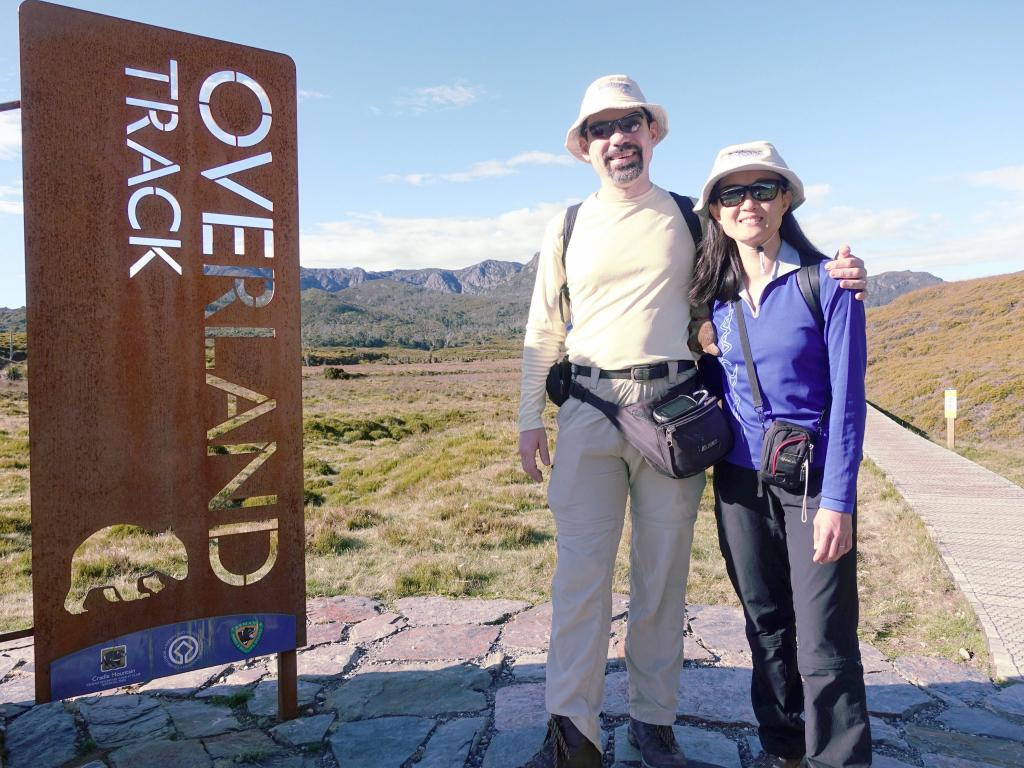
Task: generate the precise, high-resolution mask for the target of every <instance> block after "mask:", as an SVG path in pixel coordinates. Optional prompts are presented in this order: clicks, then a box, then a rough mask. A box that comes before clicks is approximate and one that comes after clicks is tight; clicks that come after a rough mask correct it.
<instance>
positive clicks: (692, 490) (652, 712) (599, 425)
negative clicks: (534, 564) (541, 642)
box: [546, 375, 704, 750]
mask: <svg viewBox="0 0 1024 768" xmlns="http://www.w3.org/2000/svg"><path fill="white" fill-rule="evenodd" d="M675 380H676V375H673V376H672V377H670V378H663V379H658V380H655V381H644V382H636V381H630V380H627V379H597V378H596V377H589V378H587V379H577V381H579V382H580V383H581V384H583V385H584V386H588V387H589V388H590V389H592V390H593V392H594V394H596V395H597V396H598V397H600V398H602V399H604V400H609V401H612V402H618V403H620V404H629V403H632V402H636V401H638V400H644V399H649V398H652V397H657V396H658V395H660V394H662V393H663V392H664V391H665V390H667V389H668V388H669V387H670V386H671V384H672V383H673V382H674V381H675ZM703 489H704V475H703V474H700V475H697V476H696V477H689V478H686V479H684V480H673V479H671V478H668V477H665V476H663V475H660V474H658V473H657V472H656V471H655V470H653V469H651V467H650V466H648V465H647V463H646V462H645V461H644V459H643V457H642V456H641V455H640V453H639V452H638V451H637V450H636V449H635V448H634V447H633V446H631V445H630V444H629V443H628V442H626V440H625V439H624V438H623V437H622V434H621V433H620V432H619V431H618V430H617V429H616V428H615V426H614V425H612V423H611V422H610V421H609V420H608V419H607V417H605V416H604V414H602V413H601V412H600V411H598V410H597V409H596V408H594V407H592V406H590V405H587V404H586V403H584V402H583V401H581V400H577V399H576V398H573V397H570V398H569V400H568V401H567V402H566V403H565V404H564V405H563V406H562V407H561V409H560V410H559V412H558V438H557V445H556V449H555V462H554V468H553V469H552V472H551V482H550V485H549V487H548V503H549V505H550V507H551V511H552V512H553V513H554V517H555V527H556V530H557V535H558V539H557V553H558V560H557V565H556V568H555V575H554V579H553V581H552V585H551V600H552V608H553V615H552V621H551V643H550V647H549V651H548V663H547V686H546V702H547V709H548V712H549V713H551V714H554V715H565V716H567V717H569V718H570V719H571V720H572V722H573V724H574V725H575V726H576V727H577V728H579V730H580V731H581V732H582V733H583V734H584V735H585V736H586V737H587V738H588V739H590V740H591V741H592V742H594V744H595V745H597V748H598V749H599V750H600V749H601V729H600V724H599V722H598V716H599V715H600V713H601V702H602V699H603V696H604V677H605V666H606V663H607V658H608V637H609V632H610V629H611V612H612V606H611V594H612V574H613V572H614V569H615V554H616V551H617V550H618V546H619V539H620V538H621V535H622V528H623V522H624V519H625V507H626V497H627V495H628V497H629V501H630V511H631V514H632V521H631V522H632V539H631V542H630V545H631V546H630V568H629V593H630V594H629V597H630V600H629V623H628V629H627V635H626V669H627V670H628V672H629V713H630V715H632V716H633V717H634V718H636V719H637V720H641V721H643V722H645V723H653V724H657V725H670V724H672V723H674V722H675V719H676V705H677V701H678V696H679V673H680V671H681V669H682V666H683V621H684V610H685V598H686V577H687V573H688V572H689V566H690V547H691V545H692V543H693V524H694V522H695V521H696V519H697V505H698V503H699V502H700V497H701V493H702V491H703Z"/></svg>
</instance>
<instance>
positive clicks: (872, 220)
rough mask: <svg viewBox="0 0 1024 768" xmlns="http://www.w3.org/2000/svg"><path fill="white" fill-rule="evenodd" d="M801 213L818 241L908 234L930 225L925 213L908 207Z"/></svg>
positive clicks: (801, 224) (843, 209) (843, 207)
mask: <svg viewBox="0 0 1024 768" xmlns="http://www.w3.org/2000/svg"><path fill="white" fill-rule="evenodd" d="M801 210H802V209H801ZM799 214H800V211H798V212H797V218H798V219H799V220H800V226H802V227H803V228H804V230H806V232H807V236H808V237H810V238H811V240H813V241H815V242H818V241H820V242H823V243H828V242H841V243H846V242H853V241H856V240H869V239H878V238H889V237H907V236H910V235H912V234H914V233H916V232H920V230H921V229H922V227H927V226H928V224H927V223H925V222H923V221H922V219H923V217H922V216H921V214H919V213H918V212H917V211H912V210H909V209H906V208H888V209H885V210H880V211H872V210H868V209H864V208H852V207H849V206H838V207H834V208H829V209H828V210H826V211H824V212H823V213H818V214H810V215H806V216H801V215H799ZM932 224H934V222H932Z"/></svg>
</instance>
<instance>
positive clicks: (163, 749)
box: [109, 741, 213, 768]
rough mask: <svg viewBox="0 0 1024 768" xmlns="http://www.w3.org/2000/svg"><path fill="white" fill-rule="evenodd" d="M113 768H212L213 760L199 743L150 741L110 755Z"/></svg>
mask: <svg viewBox="0 0 1024 768" xmlns="http://www.w3.org/2000/svg"><path fill="white" fill-rule="evenodd" d="M109 759H110V764H111V765H112V766H113V768H143V767H144V766H172V765H173V766H174V768H211V766H213V760H212V759H211V758H210V755H208V754H207V753H206V750H204V749H203V745H202V744H200V743H199V742H198V741H149V742H145V743H143V744H132V745H130V746H127V747H121V748H120V749H118V750H115V751H114V752H111V753H110V756H109Z"/></svg>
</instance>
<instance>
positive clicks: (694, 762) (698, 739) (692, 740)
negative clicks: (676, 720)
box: [615, 725, 742, 768]
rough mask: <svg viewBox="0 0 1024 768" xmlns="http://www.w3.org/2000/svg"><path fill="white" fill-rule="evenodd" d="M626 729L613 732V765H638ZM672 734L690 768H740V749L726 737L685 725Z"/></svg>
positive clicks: (678, 727)
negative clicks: (705, 767) (700, 767)
mask: <svg viewBox="0 0 1024 768" xmlns="http://www.w3.org/2000/svg"><path fill="white" fill-rule="evenodd" d="M628 729H629V726H628V725H620V726H619V727H618V728H616V729H615V762H616V763H617V764H618V763H629V764H630V765H639V764H640V752H639V751H637V749H636V748H635V747H633V745H631V744H630V743H629V737H628V736H627V731H628ZM672 731H673V733H675V736H676V742H677V743H678V744H679V746H680V747H681V748H682V750H683V753H684V754H685V755H686V759H687V762H688V764H689V766H692V768H698V766H700V765H704V766H714V767H715V768H742V763H741V761H740V753H739V747H738V746H737V744H736V742H734V741H732V740H731V739H729V738H728V737H726V736H723V735H722V734H720V733H715V732H713V731H705V730H703V729H701V728H694V727H692V726H688V725H674V726H672Z"/></svg>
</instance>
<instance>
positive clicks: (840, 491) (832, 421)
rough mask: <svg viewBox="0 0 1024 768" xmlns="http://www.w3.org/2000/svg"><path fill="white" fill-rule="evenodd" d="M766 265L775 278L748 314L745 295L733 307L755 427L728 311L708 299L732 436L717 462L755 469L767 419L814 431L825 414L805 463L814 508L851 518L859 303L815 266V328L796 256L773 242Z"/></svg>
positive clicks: (860, 375)
mask: <svg viewBox="0 0 1024 768" xmlns="http://www.w3.org/2000/svg"><path fill="white" fill-rule="evenodd" d="M776 262H777V264H776V273H775V275H774V277H773V279H772V280H771V282H770V283H769V284H768V285H767V286H766V287H765V289H764V292H763V293H762V294H761V302H760V307H759V309H758V312H757V315H756V316H755V315H754V313H753V311H752V310H751V307H750V304H749V302H748V301H747V300H746V293H744V300H742V301H740V307H742V311H743V312H744V318H745V319H746V323H747V333H748V335H749V337H750V348H751V352H752V354H753V359H754V366H755V368H756V369H757V378H758V383H759V384H760V386H761V397H762V398H763V400H764V410H765V424H764V425H762V422H761V419H760V417H759V416H758V414H757V411H756V410H755V409H754V399H753V391H752V389H751V386H750V381H749V379H748V376H747V368H746V365H745V364H744V361H743V347H742V344H741V343H740V336H739V327H738V325H737V323H736V317H735V306H734V305H733V303H732V302H720V301H715V302H714V306H713V312H712V318H713V320H714V323H715V329H716V330H717V332H718V346H719V348H720V349H721V350H722V357H721V363H722V371H723V374H722V376H723V382H722V383H723V389H724V391H725V401H726V403H727V405H728V408H727V412H728V414H729V419H730V421H731V423H732V428H733V437H734V438H735V440H734V444H733V449H732V451H731V452H730V453H729V455H728V456H727V457H726V461H728V462H730V463H731V464H735V465H737V466H741V467H749V468H754V469H756V468H757V467H758V466H759V464H760V460H761V444H762V440H763V437H764V429H765V428H766V425H767V424H768V423H770V422H771V421H772V420H774V419H782V420H785V421H789V422H792V423H794V424H799V425H801V426H804V427H809V428H815V427H817V426H818V421H819V419H820V417H821V415H822V413H825V418H824V419H823V420H822V423H821V425H820V433H821V439H820V440H818V442H817V444H816V445H815V446H814V456H813V461H812V464H811V466H812V468H816V469H824V478H823V485H822V492H821V502H820V505H821V506H822V507H826V508H828V509H833V510H836V511H837V512H853V510H854V505H855V503H856V499H857V471H858V469H859V467H860V460H861V450H862V446H863V443H864V419H865V414H866V404H865V400H864V372H865V369H866V367H867V339H866V333H865V321H864V303H863V302H861V301H857V300H856V299H854V298H853V292H852V291H848V290H845V289H842V288H840V287H839V282H838V281H837V280H832V279H831V278H830V277H829V276H828V273H827V272H826V271H825V268H824V266H823V265H824V262H822V264H821V265H819V267H818V269H819V270H820V271H821V306H822V310H823V312H824V315H825V328H824V332H822V330H821V329H820V328H819V327H818V325H817V323H816V322H815V319H814V316H813V315H812V314H811V310H810V308H809V307H808V306H807V302H806V301H805V300H804V298H803V295H802V294H801V292H800V287H799V285H798V284H797V280H796V272H797V270H798V269H799V268H800V257H799V255H798V254H797V252H796V250H794V249H793V248H792V247H791V246H790V245H789V244H788V243H786V242H783V243H782V246H781V248H780V249H779V254H778V257H777V259H776ZM826 409H827V410H826Z"/></svg>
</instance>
